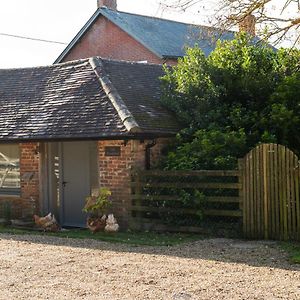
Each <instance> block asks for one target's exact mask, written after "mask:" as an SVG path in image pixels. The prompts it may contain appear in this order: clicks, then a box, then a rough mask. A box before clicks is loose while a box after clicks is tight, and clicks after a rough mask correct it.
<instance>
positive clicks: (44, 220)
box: [33, 213, 52, 227]
mask: <svg viewBox="0 0 300 300" xmlns="http://www.w3.org/2000/svg"><path fill="white" fill-rule="evenodd" d="M33 218H34V222H35V224H36V225H37V226H39V227H44V226H45V224H47V223H49V222H50V221H51V220H52V216H51V213H49V214H48V215H47V216H45V217H39V216H38V215H34V216H33Z"/></svg>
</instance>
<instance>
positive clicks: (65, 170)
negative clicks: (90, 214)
mask: <svg viewBox="0 0 300 300" xmlns="http://www.w3.org/2000/svg"><path fill="white" fill-rule="evenodd" d="M89 146H90V144H89V142H64V143H62V144H61V154H62V155H61V157H62V178H61V191H62V207H61V208H62V211H61V217H62V218H61V223H62V225H64V226H76V227H85V222H86V214H85V213H84V212H82V208H83V206H84V203H85V197H86V196H88V195H89V194H90V191H91V187H90V147H89Z"/></svg>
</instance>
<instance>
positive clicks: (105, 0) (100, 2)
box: [97, 0, 117, 10]
mask: <svg viewBox="0 0 300 300" xmlns="http://www.w3.org/2000/svg"><path fill="white" fill-rule="evenodd" d="M97 6H98V8H99V7H102V6H106V7H107V8H110V9H113V10H117V0H97Z"/></svg>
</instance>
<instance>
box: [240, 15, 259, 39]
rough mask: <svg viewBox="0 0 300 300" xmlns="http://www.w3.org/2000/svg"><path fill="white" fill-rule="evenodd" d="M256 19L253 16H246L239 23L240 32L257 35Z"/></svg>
mask: <svg viewBox="0 0 300 300" xmlns="http://www.w3.org/2000/svg"><path fill="white" fill-rule="evenodd" d="M255 24H256V18H255V16H253V15H248V16H246V17H245V18H244V19H243V20H241V21H240V23H239V31H245V32H247V33H249V34H251V35H253V36H254V35H255Z"/></svg>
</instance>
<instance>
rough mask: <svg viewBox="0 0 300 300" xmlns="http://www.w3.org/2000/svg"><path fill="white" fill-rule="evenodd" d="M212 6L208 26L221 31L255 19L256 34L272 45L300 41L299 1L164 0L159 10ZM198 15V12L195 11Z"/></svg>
mask: <svg viewBox="0 0 300 300" xmlns="http://www.w3.org/2000/svg"><path fill="white" fill-rule="evenodd" d="M212 2H213V3H214V4H215V13H214V15H213V18H212V19H211V20H210V23H211V24H212V25H213V26H217V27H219V28H223V29H232V28H235V27H236V26H237V25H240V24H243V22H244V21H245V20H247V18H249V16H252V17H255V21H256V34H257V35H259V36H261V37H262V38H265V39H267V40H272V42H273V43H274V44H277V43H279V42H282V41H284V40H287V39H288V40H292V41H293V45H295V44H296V43H298V42H299V39H300V29H299V27H300V0H165V1H161V6H162V8H163V9H176V10H184V11H185V10H193V9H194V8H196V7H198V9H199V5H202V7H204V6H205V5H207V4H208V3H212ZM199 13H201V11H199Z"/></svg>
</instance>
